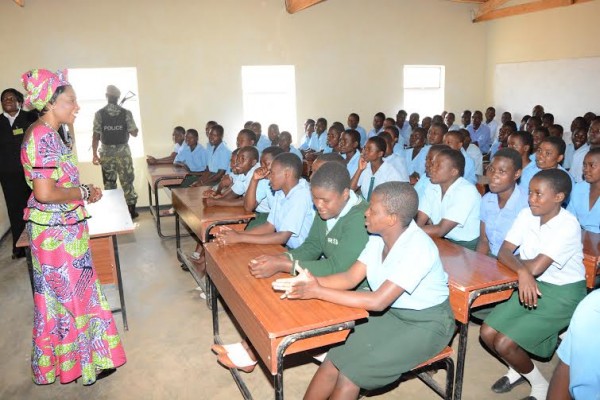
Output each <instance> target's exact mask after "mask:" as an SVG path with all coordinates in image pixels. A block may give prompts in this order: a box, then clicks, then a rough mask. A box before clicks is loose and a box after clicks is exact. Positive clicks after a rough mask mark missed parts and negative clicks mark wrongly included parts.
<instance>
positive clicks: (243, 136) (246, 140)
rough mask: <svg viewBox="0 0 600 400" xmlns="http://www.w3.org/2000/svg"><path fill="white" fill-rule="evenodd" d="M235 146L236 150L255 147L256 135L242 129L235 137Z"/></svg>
mask: <svg viewBox="0 0 600 400" xmlns="http://www.w3.org/2000/svg"><path fill="white" fill-rule="evenodd" d="M235 144H236V146H237V148H238V149H241V148H242V147H247V146H253V147H256V133H254V131H253V130H251V129H246V128H244V129H242V130H241V131H240V132H239V133H238V135H237V138H236V140H235Z"/></svg>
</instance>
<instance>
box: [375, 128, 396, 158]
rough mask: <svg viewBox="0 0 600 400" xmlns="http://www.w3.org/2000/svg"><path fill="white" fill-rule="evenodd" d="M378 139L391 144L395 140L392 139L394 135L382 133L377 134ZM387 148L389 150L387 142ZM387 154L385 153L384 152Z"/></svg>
mask: <svg viewBox="0 0 600 400" xmlns="http://www.w3.org/2000/svg"><path fill="white" fill-rule="evenodd" d="M377 136H378V137H380V138H382V139H383V140H386V139H388V140H389V141H390V142H393V141H394V138H393V137H392V135H391V134H390V133H389V132H385V131H383V132H380V133H378V134H377ZM385 148H386V149H387V141H386V142H385ZM384 154H385V152H384Z"/></svg>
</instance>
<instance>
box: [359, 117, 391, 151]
mask: <svg viewBox="0 0 600 400" xmlns="http://www.w3.org/2000/svg"><path fill="white" fill-rule="evenodd" d="M383 121H385V114H384V113H382V112H378V113H377V114H375V116H373V129H371V130H370V131H369V133H367V139H369V138H372V137H373V136H376V135H377V134H379V132H381V131H383ZM366 143H367V142H366V141H365V142H364V143H361V144H360V146H361V147H364V146H365V145H366Z"/></svg>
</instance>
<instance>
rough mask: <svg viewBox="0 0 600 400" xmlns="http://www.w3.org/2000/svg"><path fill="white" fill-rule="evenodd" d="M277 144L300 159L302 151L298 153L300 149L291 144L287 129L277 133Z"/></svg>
mask: <svg viewBox="0 0 600 400" xmlns="http://www.w3.org/2000/svg"><path fill="white" fill-rule="evenodd" d="M278 144H279V147H281V149H282V150H283V151H284V152H289V153H292V154H295V155H296V156H297V157H298V158H299V159H300V160H302V153H300V150H298V149H297V148H295V147H294V145H293V144H292V134H291V133H289V132H288V131H283V132H281V133H280V134H279V140H278Z"/></svg>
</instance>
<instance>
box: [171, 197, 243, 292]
mask: <svg viewBox="0 0 600 400" xmlns="http://www.w3.org/2000/svg"><path fill="white" fill-rule="evenodd" d="M208 189H209V188H208V187H206V186H202V187H189V188H179V189H173V207H174V208H175V239H176V247H177V259H178V260H179V261H181V262H182V263H183V264H184V265H185V266H186V267H187V268H188V269H189V270H190V272H191V273H192V276H193V277H194V279H196V282H198V285H200V286H204V282H203V280H202V274H201V273H200V271H198V270H197V269H196V264H194V263H192V262H190V261H189V260H188V259H187V256H186V255H185V253H184V252H183V251H182V250H181V229H180V226H179V222H180V220H181V221H183V222H184V224H185V226H187V228H188V229H189V230H190V231H191V232H193V233H194V234H195V235H196V236H197V237H198V239H199V240H200V241H201V242H203V243H206V242H207V241H208V240H209V239H210V231H211V229H213V228H214V227H215V226H219V225H229V224H241V223H245V222H248V221H249V220H250V219H252V218H253V217H254V213H253V212H247V211H246V210H244V207H221V206H213V207H208V206H206V203H205V200H204V199H203V194H204V192H205V191H206V190H208ZM206 294H207V297H208V296H209V295H210V293H206ZM207 300H208V298H207Z"/></svg>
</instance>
